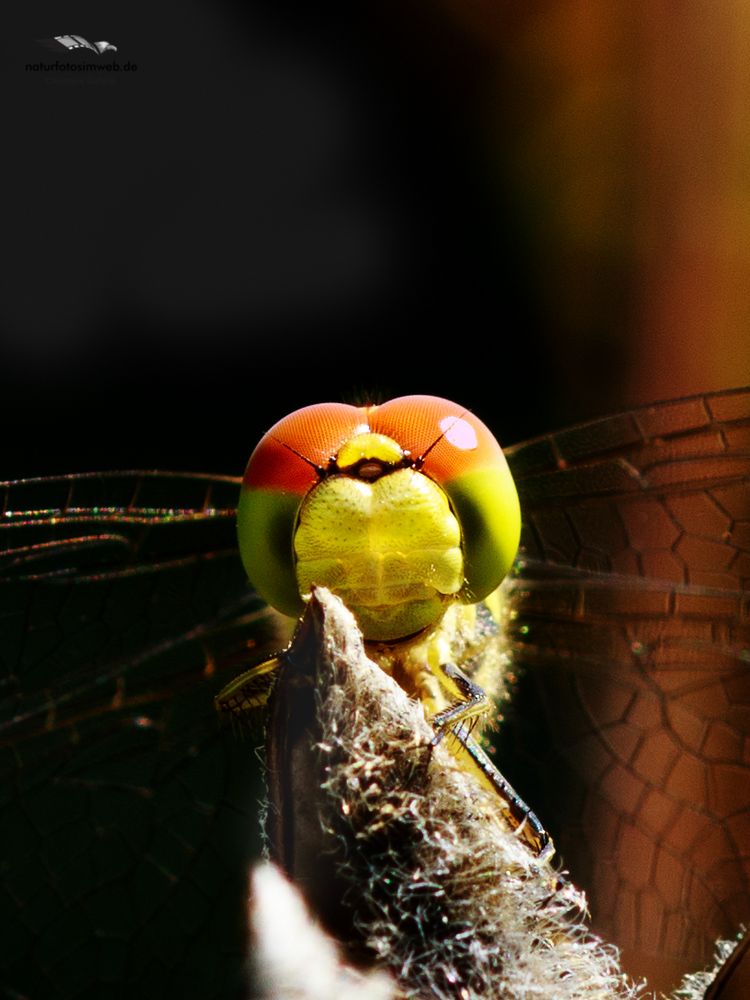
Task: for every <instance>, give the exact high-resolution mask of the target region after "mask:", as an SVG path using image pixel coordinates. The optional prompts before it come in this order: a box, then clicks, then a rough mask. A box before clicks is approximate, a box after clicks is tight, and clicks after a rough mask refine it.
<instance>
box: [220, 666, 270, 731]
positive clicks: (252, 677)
mask: <svg viewBox="0 0 750 1000" xmlns="http://www.w3.org/2000/svg"><path fill="white" fill-rule="evenodd" d="M280 664H281V657H280V656H272V657H271V658H270V659H269V660H264V661H263V662H262V663H256V665H255V666H254V667H251V668H250V670H246V671H245V672H244V673H243V674H240V675H239V677H235V679H234V680H233V681H230V682H229V684H227V685H226V687H223V688H222V689H221V691H219V693H218V694H217V695H216V698H215V699H214V703H215V705H216V708H217V709H218V711H219V712H221V714H222V715H225V714H226V715H232V716H234V717H235V718H238V719H242V718H243V717H244V716H245V715H246V714H247V713H248V712H251V711H252V710H254V709H256V708H261V707H262V706H263V705H265V703H266V702H267V701H268V695H269V694H270V691H271V688H272V687H273V683H274V681H275V679H276V672H277V671H278V669H279V666H280Z"/></svg>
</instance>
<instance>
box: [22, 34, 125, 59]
mask: <svg viewBox="0 0 750 1000" xmlns="http://www.w3.org/2000/svg"><path fill="white" fill-rule="evenodd" d="M37 41H38V42H39V44H40V45H44V46H45V47H46V48H49V49H53V50H55V51H59V50H60V48H63V49H66V50H67V51H68V52H73V51H75V50H77V49H88V50H89V52H94V53H95V54H96V55H98V56H100V55H101V54H102V53H103V52H117V46H116V45H112V43H111V42H104V41H102V42H89V41H88V40H87V39H86V38H84V37H83V36H82V35H54V36H53V37H52V38H38V39H37Z"/></svg>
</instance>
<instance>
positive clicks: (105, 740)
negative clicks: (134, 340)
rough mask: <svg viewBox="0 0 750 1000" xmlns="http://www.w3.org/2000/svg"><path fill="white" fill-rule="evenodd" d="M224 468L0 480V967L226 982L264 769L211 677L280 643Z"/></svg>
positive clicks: (161, 981) (47, 989) (128, 984)
mask: <svg viewBox="0 0 750 1000" xmlns="http://www.w3.org/2000/svg"><path fill="white" fill-rule="evenodd" d="M237 492H238V483H237V482H236V481H235V480H232V479H230V478H221V477H208V476H194V475H177V474H167V473H153V472H148V473H134V472H128V473H102V474H95V475H83V476H65V477H58V478H55V479H44V480H42V479H39V480H30V481H24V482H14V483H6V484H3V485H2V496H3V513H2V518H0V620H1V625H0V789H1V791H0V801H1V803H2V814H1V815H2V821H1V822H0V858H2V859H3V861H2V864H1V865H0V886H2V892H1V893H0V924H2V926H3V927H4V928H5V929H6V934H5V937H4V942H3V947H2V948H0V981H2V983H3V985H4V986H5V987H6V988H7V989H8V990H9V991H10V992H11V993H12V995H23V996H28V997H31V998H37V997H39V998H41V997H47V996H59V997H69V996H77V997H78V996H81V997H82V996H92V997H93V996H101V995H102V993H103V992H106V993H107V995H108V996H113V997H115V996H123V997H125V996H132V995H133V991H134V990H137V992H138V993H139V995H145V996H147V997H151V996H153V997H163V996H166V995H171V994H172V993H173V992H175V991H177V995H182V996H200V997H222V996H235V995H236V993H237V989H238V981H239V976H240V974H241V964H242V960H243V957H244V956H243V951H244V947H245V942H244V919H243V907H244V896H245V893H246V886H245V876H246V871H247V863H248V857H249V856H251V855H252V854H253V853H254V852H255V853H257V851H258V849H259V845H258V843H257V834H256V827H257V820H256V818H255V814H256V812H257V809H256V799H257V798H258V797H259V795H260V789H259V780H258V768H257V766H256V762H255V760H254V755H253V753H252V746H249V745H248V744H247V743H244V744H243V743H242V742H241V741H238V740H237V739H233V738H229V739H228V738H227V734H223V733H222V732H221V731H220V729H219V727H218V725H217V720H216V714H215V712H214V709H213V696H214V694H215V692H216V691H217V690H218V689H219V688H220V687H221V686H222V685H223V683H225V681H226V680H227V679H228V678H229V677H231V676H233V675H234V674H235V673H237V672H239V671H240V670H242V669H244V668H245V667H246V666H247V663H248V661H249V660H252V658H253V657H254V656H258V655H262V654H263V652H264V650H266V648H268V649H269V651H270V649H271V648H274V647H275V643H276V641H277V639H276V637H275V632H274V627H273V624H272V623H270V622H269V620H268V613H267V612H266V611H265V609H263V607H262V605H261V604H260V602H259V600H258V599H257V598H256V597H255V595H254V594H253V593H252V592H251V591H250V590H249V588H248V586H247V582H246V579H245V574H244V572H243V570H242V567H241V565H240V563H239V559H238V556H237V552H236V542H235V538H234V535H235V529H234V509H233V508H234V504H235V501H236V496H237Z"/></svg>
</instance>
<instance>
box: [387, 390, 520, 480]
mask: <svg viewBox="0 0 750 1000" xmlns="http://www.w3.org/2000/svg"><path fill="white" fill-rule="evenodd" d="M370 427H371V429H372V430H373V431H375V432H376V433H379V434H386V435H387V436H388V437H391V438H393V439H394V440H395V441H397V442H398V443H399V444H400V445H401V447H402V448H403V449H404V450H405V451H409V452H410V454H411V457H412V459H418V458H422V456H424V465H423V466H422V471H423V472H425V473H426V474H427V475H428V476H430V478H431V479H434V480H435V481H436V482H438V483H446V482H449V481H450V480H451V479H454V478H455V477H456V476H458V475H461V474H462V473H464V472H467V471H469V469H474V468H481V467H483V466H487V465H493V464H494V463H496V462H497V461H498V458H499V459H500V460H501V461H503V462H504V461H505V459H504V457H503V453H502V449H501V448H500V445H499V444H498V443H497V440H496V439H495V437H494V435H493V434H492V432H491V431H490V430H489V429H488V428H487V427H486V426H485V425H484V424H483V423H482V421H481V420H479V419H477V417H475V416H474V414H473V413H470V412H469V411H468V410H467V409H466V407H465V406H459V405H458V403H452V402H451V401H450V400H448V399H441V398H440V397H438V396H401V397H400V398H399V399H391V400H390V401H389V402H387V403H384V404H383V405H382V406H378V407H373V408H372V409H371V411H370Z"/></svg>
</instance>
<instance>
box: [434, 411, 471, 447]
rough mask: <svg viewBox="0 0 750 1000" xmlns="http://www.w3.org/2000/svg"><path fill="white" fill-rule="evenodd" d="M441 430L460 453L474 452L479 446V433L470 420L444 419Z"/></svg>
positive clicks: (441, 422) (459, 418)
mask: <svg viewBox="0 0 750 1000" xmlns="http://www.w3.org/2000/svg"><path fill="white" fill-rule="evenodd" d="M440 430H441V431H442V432H443V433H444V434H445V438H446V440H447V441H450V443H451V444H452V445H453V447H454V448H458V449H459V450H460V451H473V450H474V449H475V448H476V447H477V446H478V445H479V441H478V439H477V432H476V431H475V430H474V428H473V427H472V426H471V424H470V423H469V421H468V420H462V419H461V417H458V419H457V418H456V417H443V419H442V420H441V421H440Z"/></svg>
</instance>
